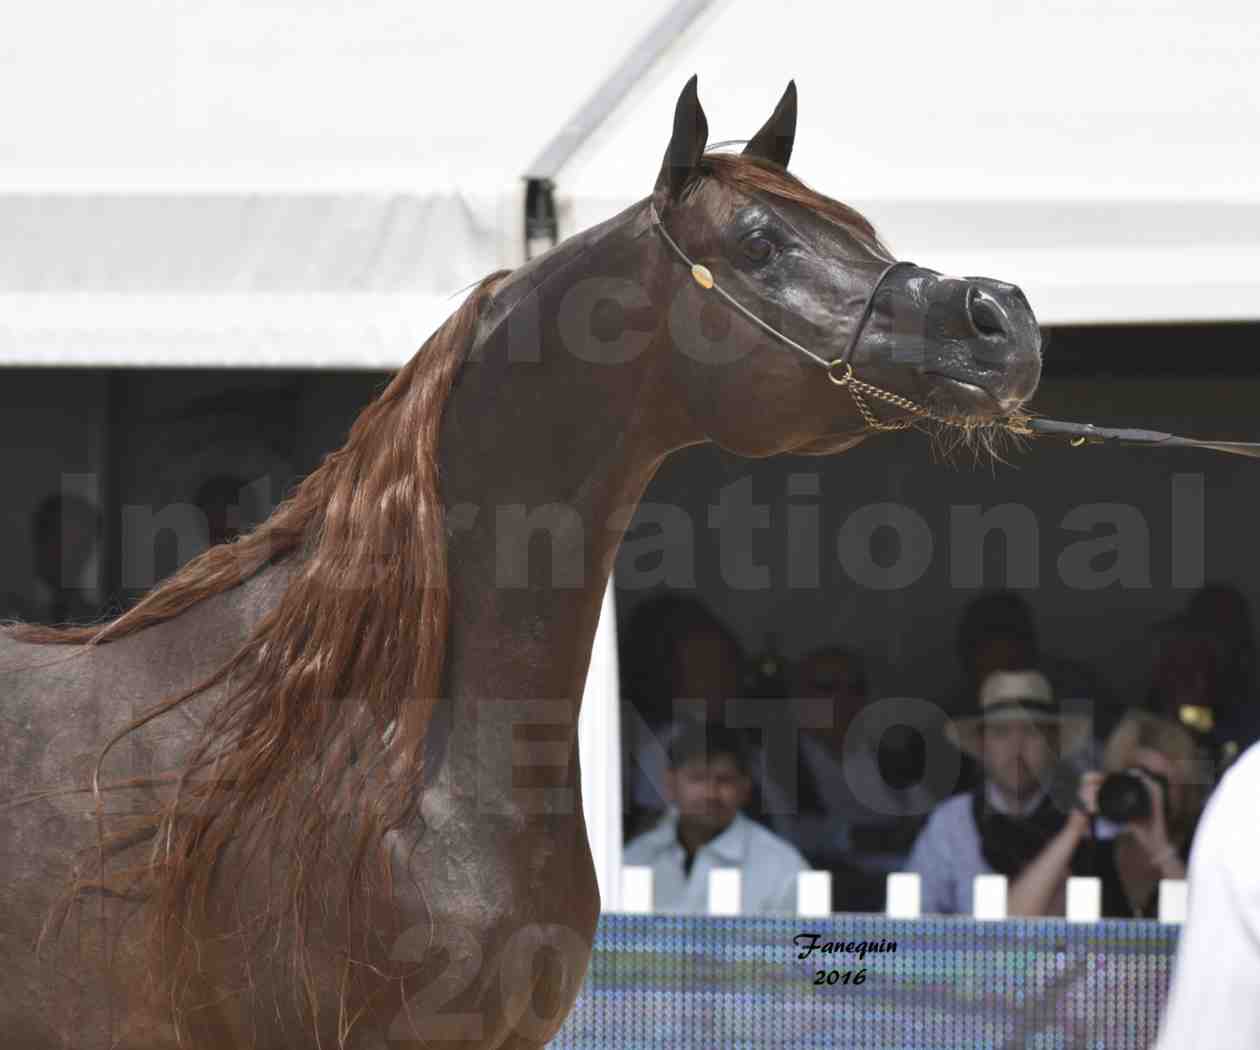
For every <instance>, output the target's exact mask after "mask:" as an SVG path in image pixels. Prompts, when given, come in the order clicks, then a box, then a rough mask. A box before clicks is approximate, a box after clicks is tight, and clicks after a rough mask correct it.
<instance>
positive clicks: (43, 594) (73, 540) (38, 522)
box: [13, 493, 102, 624]
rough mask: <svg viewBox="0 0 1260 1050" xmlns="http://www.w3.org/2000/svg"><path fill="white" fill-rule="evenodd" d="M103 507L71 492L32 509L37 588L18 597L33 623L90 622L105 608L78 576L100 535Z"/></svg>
mask: <svg viewBox="0 0 1260 1050" xmlns="http://www.w3.org/2000/svg"><path fill="white" fill-rule="evenodd" d="M101 524H102V522H101V513H100V511H99V510H98V509H97V508H96V506H95V505H93V504H92V503H89V502H88V501H87V500H85V499H83V498H81V497H79V496H75V495H73V494H71V493H55V494H53V495H51V496H49V497H47V498H46V499H45V500H43V502H41V503H40V505H39V506H38V507H37V508H36V510H35V512H34V513H33V514H32V515H31V544H32V547H33V554H34V569H35V593H34V594H33V595H31V596H30V597H29V598H28V599H27V600H25V601H21V602H14V603H13V604H14V606H15V612H16V615H17V616H18V617H20V618H21V619H23V620H25V621H27V622H28V623H44V624H65V623H88V622H91V621H92V620H94V619H96V618H97V617H98V616H99V615H100V608H99V607H98V606H97V605H96V604H95V603H94V602H92V601H91V600H90V599H89V598H88V597H87V596H86V595H85V594H84V592H83V589H82V588H81V587H80V586H79V576H80V574H81V573H82V571H83V568H84V566H86V565H87V563H88V561H89V560H90V559H91V557H92V555H93V554H94V553H95V551H96V548H97V545H98V544H99V542H100V537H101Z"/></svg>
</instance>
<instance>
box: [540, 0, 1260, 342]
mask: <svg viewBox="0 0 1260 1050" xmlns="http://www.w3.org/2000/svg"><path fill="white" fill-rule="evenodd" d="M1257 68H1260V20H1258V19H1257V18H1256V17H1255V11H1254V9H1253V8H1252V7H1250V6H1248V5H1246V4H1240V3H1236V2H1231V0H1140V2H1139V0H1110V2H1108V3H1105V4H1082V3H1076V2H1073V3H1065V2H1062V0H1051V2H1049V3H1037V4H1032V3H1024V4H1011V3H1005V2H1001V3H1000V2H997V0H955V2H953V3H948V4H913V5H906V4H891V5H879V4H827V5H823V4H816V3H808V2H804V0H794V2H783V3H778V4H774V5H765V4H761V3H754V2H752V0H730V2H727V3H720V4H715V5H714V6H713V7H712V8H711V9H710V10H709V11H708V12H707V13H706V14H704V15H703V16H701V17H700V18H699V19H698V20H697V21H696V22H695V23H693V24H692V26H691V27H690V28H689V29H688V30H687V32H686V33H684V34H682V35H681V36H680V37H679V39H678V40H677V41H676V42H675V44H674V46H672V47H671V48H670V49H669V50H668V51H667V52H666V54H665V55H664V57H663V58H662V59H661V60H660V61H659V62H657V63H656V64H655V65H654V66H653V68H652V69H651V71H650V74H649V75H647V76H646V77H644V78H643V79H642V80H641V81H640V83H639V84H638V85H637V87H636V88H635V90H634V91H633V92H631V93H630V94H629V95H628V96H626V98H625V99H624V100H623V102H622V103H621V105H619V106H618V107H617V108H616V109H615V110H614V112H613V113H612V114H611V116H610V117H609V119H608V120H607V121H606V122H605V123H604V124H603V126H602V127H601V128H600V129H599V132H598V133H597V134H596V135H595V136H593V137H592V138H591V139H590V140H589V141H588V142H587V144H586V146H585V147H584V148H583V149H582V150H580V151H579V152H578V153H577V154H576V155H575V156H574V157H573V158H572V159H571V161H570V162H569V163H568V164H567V165H565V167H564V168H562V169H561V170H560V172H559V173H558V175H557V177H556V182H557V204H558V207H559V210H560V218H561V230H562V232H563V233H565V234H570V233H572V232H574V231H576V230H580V229H583V228H585V227H587V226H589V225H591V224H592V223H595V222H599V221H601V220H603V219H605V218H607V217H608V216H610V215H613V214H615V213H616V212H618V211H619V210H621V209H622V208H624V207H626V206H627V205H628V204H630V203H632V202H633V201H635V200H637V199H639V198H642V197H644V196H646V195H647V194H648V193H649V192H650V191H651V189H652V184H653V182H654V181H655V178H656V174H657V170H658V168H659V165H660V162H661V156H662V154H663V153H664V150H665V146H666V143H667V142H668V139H669V133H670V129H671V126H672V120H673V111H674V104H675V101H676V99H677V97H678V94H679V91H680V90H681V89H682V86H683V84H684V83H685V82H686V80H687V78H688V77H690V76H691V75H692V74H693V73H696V74H698V75H699V94H700V101H701V104H702V105H703V106H704V109H705V113H706V115H707V117H708V122H709V138H710V142H717V141H720V140H725V139H734V138H740V139H747V138H749V137H751V135H752V134H753V133H754V132H755V131H756V130H757V129H758V128H759V127H760V126H761V124H762V123H763V122H764V121H765V119H766V118H767V117H768V116H769V115H770V113H771V111H772V110H773V108H774V106H775V104H776V103H777V102H778V100H779V97H780V95H781V94H782V92H783V89H784V87H785V86H786V84H787V81H788V80H789V79H793V78H794V79H795V80H796V84H797V88H798V91H799V96H800V108H799V123H798V126H797V137H796V147H795V151H794V153H793V156H792V162H791V169H792V171H793V172H794V173H795V174H797V175H798V176H800V177H801V178H803V179H804V180H805V181H806V182H807V183H809V184H810V185H812V186H813V187H814V188H816V189H818V190H820V191H821V192H823V193H825V194H827V195H828V196H832V197H836V198H839V199H840V200H844V201H846V202H847V203H850V204H853V205H854V206H856V207H858V208H859V209H860V210H861V211H863V212H864V213H865V214H866V215H867V216H868V218H870V219H871V220H872V221H873V222H874V223H875V225H876V227H877V228H878V229H879V230H880V232H881V233H882V234H883V236H884V238H885V240H886V241H887V242H888V243H889V245H890V246H891V247H892V249H893V250H894V251H895V252H896V253H897V255H898V256H899V257H901V258H908V259H912V260H914V261H916V262H920V263H922V264H923V265H925V266H930V267H932V268H934V269H937V270H942V271H945V272H948V273H955V274H960V275H973V274H974V275H985V276H992V277H998V278H1001V279H1003V280H1009V281H1012V282H1014V283H1017V284H1019V285H1021V286H1022V287H1023V289H1024V291H1025V292H1026V293H1027V294H1028V297H1029V299H1030V301H1031V302H1032V304H1033V307H1034V309H1035V310H1036V312H1037V315H1038V318H1039V320H1041V321H1042V322H1043V323H1052V324H1068V323H1092V322H1165V321H1192V320H1193V321H1206V320H1214V321H1215V320H1242V319H1251V320H1254V319H1260V136H1257V134H1256V130H1257V129H1260V77H1257V75H1256V69H1257Z"/></svg>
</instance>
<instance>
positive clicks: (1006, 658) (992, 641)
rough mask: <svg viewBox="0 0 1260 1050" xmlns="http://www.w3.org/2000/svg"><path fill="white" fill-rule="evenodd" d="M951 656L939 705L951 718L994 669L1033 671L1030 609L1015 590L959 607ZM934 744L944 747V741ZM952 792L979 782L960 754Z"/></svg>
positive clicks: (1035, 652) (968, 705) (975, 768)
mask: <svg viewBox="0 0 1260 1050" xmlns="http://www.w3.org/2000/svg"><path fill="white" fill-rule="evenodd" d="M954 652H955V655H956V656H957V658H958V670H959V676H958V679H957V682H956V683H955V685H954V687H953V689H952V690H951V691H950V692H949V693H948V694H946V696H945V698H944V700H943V701H942V702H941V706H942V707H943V708H944V709H945V712H946V714H948V715H949V716H951V717H957V716H958V715H960V714H962V713H963V712H965V711H969V710H971V709H972V708H973V707H974V706H975V702H976V697H977V696H978V695H979V693H980V684H981V683H982V682H983V681H984V680H985V679H986V678H987V677H988V676H989V675H990V674H992V673H993V672H994V671H1016V670H1020V669H1022V668H1026V667H1037V666H1038V663H1039V659H1040V648H1039V645H1038V640H1037V628H1036V626H1035V624H1034V623H1033V614H1032V609H1030V608H1029V606H1028V603H1027V602H1026V601H1024V599H1023V598H1022V597H1021V596H1020V595H1019V594H1017V593H1016V592H1015V591H1002V590H998V591H985V592H984V593H982V594H979V595H977V596H976V597H975V598H973V599H972V600H971V601H970V602H969V603H968V604H967V606H966V607H965V608H964V609H963V613H962V617H961V618H960V620H959V622H958V632H957V635H956V639H955V645H954ZM937 746H946V747H947V746H949V745H948V744H947V743H943V744H938V745H937ZM959 757H960V760H961V761H960V770H959V776H958V782H957V784H956V785H955V788H956V790H958V791H970V790H971V789H972V788H974V787H976V786H977V785H978V784H979V783H980V781H981V780H982V779H983V776H984V774H983V771H982V770H981V768H980V765H979V763H977V762H976V761H974V759H973V757H972V756H971V755H969V754H966V753H965V752H964V753H962V754H961V755H960V756H959Z"/></svg>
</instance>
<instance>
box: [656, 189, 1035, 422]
mask: <svg viewBox="0 0 1260 1050" xmlns="http://www.w3.org/2000/svg"><path fill="white" fill-rule="evenodd" d="M648 208H649V210H650V212H651V215H652V224H653V225H654V226H655V227H656V228H657V229H658V230H659V231H660V233H661V236H662V237H664V238H665V243H666V244H668V245H669V246H670V248H672V249H673V251H674V254H675V255H677V256H678V258H679V259H681V260H682V261H683V262H684V263H685V264H686V265H687V267H688V268H689V269H690V270H691V276H692V278H693V279H694V280H695V282H696V284H698V285H699V286H700V287H701V288H703V289H704V290H705V291H713V292H717V293H718V295H720V296H721V297H722V298H723V299H725V300H726V301H727V302H728V303H730V304H731V305H732V306H733V307H735V309H736V310H738V311H739V312H740V313H742V314H743V315H744V316H745V317H747V318H748V319H749V320H750V321H752V322H753V323H754V324H757V325H760V326H761V327H762V328H764V329H765V330H766V331H767V332H769V333H770V334H771V335H773V336H775V338H777V339H780V340H782V341H783V342H784V343H786V344H787V345H788V346H790V347H791V348H792V349H793V350H797V351H799V352H800V353H802V354H804V355H805V356H806V357H808V358H809V359H810V360H811V361H813V362H814V363H815V364H817V365H820V366H821V367H822V368H823V369H824V370H825V371H826V373H827V378H828V379H830V380H831V381H832V382H833V383H834V384H835V385H836V386H838V387H843V388H844V389H846V390H848V392H849V396H850V397H852V398H853V403H854V404H855V405H856V406H857V410H858V411H859V412H860V413H861V414H862V418H863V419H864V420H865V421H866V425H867V426H868V427H870V428H871V429H872V430H905V429H907V428H908V427H911V426H913V425H914V422H915V419H900V420H896V421H895V422H892V423H885V422H883V421H882V420H880V419H879V418H878V417H877V416H876V415H875V413H874V411H872V409H871V406H870V405H868V404H867V403H866V398H865V397H863V395H866V397H873V398H875V399H877V400H879V401H886V402H888V403H889V404H890V405H895V406H897V407H898V408H901V409H904V410H905V411H907V412H909V413H911V415H912V416H914V417H917V418H918V419H931V420H934V421H935V422H937V423H944V424H945V425H947V426H953V427H963V428H964V429H965V428H966V424H963V423H959V422H958V421H957V420H953V419H949V418H947V417H945V416H938V415H937V414H936V413H935V412H932V411H931V410H930V409H927V408H924V407H923V406H922V405H918V404H916V403H915V402H913V401H911V400H910V399H909V398H905V397H902V396H901V395H900V394H894V393H893V392H892V391H890V390H884V389H883V388H882V387H877V386H875V385H873V384H871V383H866V382H863V381H862V380H860V379H858V378H857V376H855V375H854V374H853V365H852V364H851V363H850V361H849V358H850V357H851V356H852V355H853V350H854V348H855V347H856V346H857V342H858V339H859V338H860V337H861V335H862V329H863V328H865V327H866V322H867V320H868V319H869V318H870V315H871V310H872V309H873V308H874V305H875V296H876V295H878V294H879V290H880V288H881V287H882V286H883V284H884V279H885V278H886V277H888V275H889V274H890V273H892V272H893V270H896V269H897V268H898V267H902V266H914V265H915V264H914V263H912V262H906V261H905V260H902V261H898V262H892V263H889V264H888V265H887V266H886V267H884V270H883V272H882V273H881V274H880V275H879V278H878V279H877V280H876V282H875V286H874V287H873V288H872V289H871V292H870V295H868V296H867V297H866V302H865V303H863V305H862V313H861V314H860V316H859V317H858V323H857V327H856V328H855V329H854V330H853V336H852V338H850V340H849V345H848V346H847V347H846V348H845V351H844V353H843V354H841V355H840V356H839V357H838V358H836V359H835V360H834V361H828V360H827V359H826V358H825V357H819V356H818V354H816V353H814V352H813V351H812V350H809V349H807V348H806V347H803V346H801V344H800V343H798V342H796V341H795V340H794V339H791V338H789V337H788V336H786V335H784V334H783V333H782V332H780V331H778V329H776V328H772V327H771V326H770V325H768V324H767V323H766V322H765V321H763V320H762V319H761V318H760V317H758V316H757V315H756V314H754V313H753V312H752V311H751V310H749V309H748V308H747V307H746V306H744V304H743V303H741V302H740V301H739V300H738V299H736V298H735V297H734V296H732V295H731V294H730V293H729V292H727V291H726V289H724V288H720V287H718V285H717V282H715V281H714V280H713V273H712V271H711V270H710V269H709V268H708V267H707V266H702V265H700V263H697V262H692V260H691V259H690V258H688V256H687V253H686V252H684V251H683V250H682V249H681V248H680V247H678V245H677V244H676V243H675V241H674V238H672V237H671V236H670V235H669V231H668V230H667V229H665V224H664V223H663V222H661V217H660V216H659V215H658V214H657V213H656V205H655V204H649V205H648ZM840 368H842V369H843V372H842V373H840V374H837V369H840ZM1000 425H1001V426H1003V427H1005V428H1006V429H1008V430H1011V431H1013V432H1015V433H1017V434H1030V433H1031V431H1030V430H1029V429H1028V427H1027V423H1026V421H1025V417H1023V416H1013V417H1011V418H1009V419H1007V420H1003V421H1002V422H1001V424H1000Z"/></svg>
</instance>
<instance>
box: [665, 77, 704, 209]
mask: <svg viewBox="0 0 1260 1050" xmlns="http://www.w3.org/2000/svg"><path fill="white" fill-rule="evenodd" d="M697 79H698V78H697V77H696V76H695V75H694V74H693V75H692V77H691V79H690V80H688V81H687V83H686V85H685V86H684V87H683V89H682V94H681V95H679V96H678V104H677V105H676V106H675V107H674V135H673V137H672V138H671V139H670V140H669V146H668V147H667V148H666V150H665V160H664V161H663V163H662V164H661V173H660V174H659V175H658V176H657V177H656V190H655V193H654V196H661V195H663V196H664V197H665V201H664V202H662V203H667V202H673V201H677V200H678V195H679V194H680V193H681V192H682V188H683V186H684V185H685V184H686V182H687V180H688V179H689V178H691V176H692V175H694V174H695V172H696V166H697V165H698V164H699V163H700V157H701V155H702V154H703V153H704V147H705V144H706V143H707V142H708V141H709V122H708V121H707V120H705V118H704V110H703V109H701V108H700V99H699V98H698V97H697V95H696V81H697Z"/></svg>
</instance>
